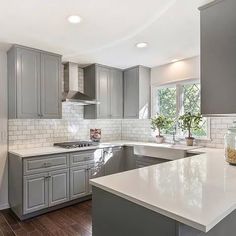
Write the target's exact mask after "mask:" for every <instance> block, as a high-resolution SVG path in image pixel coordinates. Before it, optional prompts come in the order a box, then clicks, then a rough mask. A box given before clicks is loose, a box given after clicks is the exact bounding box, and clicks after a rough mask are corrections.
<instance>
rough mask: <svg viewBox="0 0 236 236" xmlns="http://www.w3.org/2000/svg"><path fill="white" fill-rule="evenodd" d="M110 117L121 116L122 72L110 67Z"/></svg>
mask: <svg viewBox="0 0 236 236" xmlns="http://www.w3.org/2000/svg"><path fill="white" fill-rule="evenodd" d="M110 97H111V118H120V119H121V118H123V72H122V71H121V70H116V69H112V71H111V78H110Z"/></svg>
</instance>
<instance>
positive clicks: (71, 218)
mask: <svg viewBox="0 0 236 236" xmlns="http://www.w3.org/2000/svg"><path fill="white" fill-rule="evenodd" d="M91 207H92V204H91V201H86V202H82V203H79V204H76V205H73V206H69V207H66V208H63V209H60V210H57V211H53V212H49V213H46V214H44V215H41V216H38V217H35V218H32V219H30V220H25V221H20V220H19V219H18V218H17V217H16V216H15V215H14V213H13V212H12V211H11V210H9V209H7V210H3V211H0V236H2V235H3V236H92V216H91Z"/></svg>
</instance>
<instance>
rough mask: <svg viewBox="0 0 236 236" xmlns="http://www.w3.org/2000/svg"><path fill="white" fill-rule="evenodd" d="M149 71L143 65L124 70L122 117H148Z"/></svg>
mask: <svg viewBox="0 0 236 236" xmlns="http://www.w3.org/2000/svg"><path fill="white" fill-rule="evenodd" d="M150 73H151V70H150V68H148V67H143V66H137V67H132V68H129V69H126V70H125V71H124V118H127V119H147V118H150Z"/></svg>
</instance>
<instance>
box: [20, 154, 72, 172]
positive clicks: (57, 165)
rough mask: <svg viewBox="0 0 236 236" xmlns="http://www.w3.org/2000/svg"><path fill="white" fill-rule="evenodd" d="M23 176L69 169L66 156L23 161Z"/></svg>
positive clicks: (60, 155)
mask: <svg viewBox="0 0 236 236" xmlns="http://www.w3.org/2000/svg"><path fill="white" fill-rule="evenodd" d="M23 163H24V175H28V174H34V173H41V172H45V171H51V170H57V169H62V168H68V167H69V156H68V154H59V155H51V156H42V157H35V158H27V159H24V161H23Z"/></svg>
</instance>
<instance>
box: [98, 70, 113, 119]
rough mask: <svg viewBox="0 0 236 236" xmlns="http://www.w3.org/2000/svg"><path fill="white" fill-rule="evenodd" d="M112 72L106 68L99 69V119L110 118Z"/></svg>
mask: <svg viewBox="0 0 236 236" xmlns="http://www.w3.org/2000/svg"><path fill="white" fill-rule="evenodd" d="M109 80H110V70H109V69H108V68H104V67H97V99H98V101H99V104H98V109H97V111H98V115H97V118H108V117H110V91H109Z"/></svg>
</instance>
